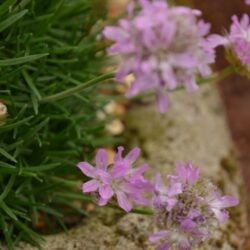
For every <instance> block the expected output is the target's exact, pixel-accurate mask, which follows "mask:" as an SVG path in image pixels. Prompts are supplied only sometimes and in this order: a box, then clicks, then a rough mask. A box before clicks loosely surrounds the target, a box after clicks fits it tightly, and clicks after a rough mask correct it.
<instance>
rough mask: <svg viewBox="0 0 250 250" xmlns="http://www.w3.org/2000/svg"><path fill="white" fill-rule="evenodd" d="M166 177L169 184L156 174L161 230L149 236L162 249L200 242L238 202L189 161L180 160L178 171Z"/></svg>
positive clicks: (226, 216)
mask: <svg viewBox="0 0 250 250" xmlns="http://www.w3.org/2000/svg"><path fill="white" fill-rule="evenodd" d="M166 180H167V182H168V184H167V185H165V183H164V182H163V181H162V179H161V176H160V175H159V174H157V175H156V178H155V184H154V201H153V207H154V212H155V221H156V227H157V230H158V231H157V232H156V233H154V234H152V235H151V236H150V241H151V242H153V243H155V244H157V245H158V247H159V248H158V249H161V250H168V249H180V250H181V249H185V250H189V249H192V247H194V246H197V245H199V243H201V242H203V241H205V240H206V239H208V238H209V237H210V236H211V234H212V232H213V231H214V229H216V227H218V224H219V223H222V222H225V221H226V220H227V219H228V212H227V211H226V208H228V207H232V206H236V205H238V203H239V201H238V199H237V198H235V197H233V196H222V195H221V194H220V192H219V190H218V189H217V187H216V186H214V185H213V184H212V183H211V182H210V181H208V180H206V179H202V178H200V170H199V169H198V168H194V167H193V166H192V165H191V164H190V163H188V164H186V165H183V164H177V167H176V173H175V174H174V175H168V176H167V178H166Z"/></svg>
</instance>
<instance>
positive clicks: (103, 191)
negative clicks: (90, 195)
mask: <svg viewBox="0 0 250 250" xmlns="http://www.w3.org/2000/svg"><path fill="white" fill-rule="evenodd" d="M99 194H100V196H101V198H103V199H105V200H109V199H110V198H111V197H112V196H113V195H114V191H113V189H112V188H111V187H110V186H109V185H102V186H100V187H99Z"/></svg>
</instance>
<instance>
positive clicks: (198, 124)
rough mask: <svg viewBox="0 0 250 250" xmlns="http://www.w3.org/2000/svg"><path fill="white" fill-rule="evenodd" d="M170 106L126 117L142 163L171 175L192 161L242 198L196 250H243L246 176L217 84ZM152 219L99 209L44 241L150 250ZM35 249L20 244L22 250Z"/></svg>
mask: <svg viewBox="0 0 250 250" xmlns="http://www.w3.org/2000/svg"><path fill="white" fill-rule="evenodd" d="M171 99H172V107H171V109H170V111H169V112H168V113H167V114H166V115H160V114H159V113H158V112H157V111H156V108H155V105H154V104H152V102H151V101H150V100H149V101H145V100H144V101H143V103H142V102H140V103H136V104H134V105H133V106H132V107H131V109H130V111H129V112H128V113H127V114H126V119H125V123H126V127H127V130H128V132H127V134H128V141H129V145H130V146H131V147H132V146H135V145H137V146H140V147H141V148H142V151H143V154H142V155H143V159H141V161H147V162H148V163H149V164H150V166H151V170H150V173H149V176H150V177H151V178H152V177H153V175H154V173H155V172H157V171H160V172H161V173H163V174H164V173H166V174H167V173H169V172H170V171H172V170H173V169H174V163H175V162H176V161H190V160H191V161H192V162H193V164H194V165H195V166H199V167H201V169H202V174H203V175H205V176H208V177H209V178H211V179H212V180H213V181H214V182H215V183H216V184H218V185H219V186H220V187H221V189H222V190H223V192H225V193H227V194H231V195H235V196H238V197H239V198H240V200H241V204H240V206H238V207H237V208H233V209H231V210H230V212H231V220H230V221H229V223H228V224H226V225H225V226H224V227H223V228H221V229H220V230H218V232H214V237H213V239H212V240H211V241H210V242H208V243H207V245H206V246H203V247H199V248H198V249H207V250H211V249H212V250H217V249H218V250H219V249H223V250H231V249H240V250H244V249H246V248H244V244H245V243H244V241H245V236H246V234H247V211H246V206H245V202H244V194H243V192H242V178H241V176H240V173H239V169H238V167H237V165H236V164H234V163H233V150H232V146H231V141H230V139H229V134H228V130H227V125H226V124H225V119H224V113H223V110H222V108H221V103H220V101H219V98H218V95H217V90H216V88H215V86H212V85H210V86H204V87H202V88H201V89H200V91H197V92H196V93H194V94H189V93H186V92H185V91H177V92H175V93H172V94H171ZM151 230H152V218H150V217H148V216H142V215H137V214H128V215H121V214H119V213H117V212H115V210H113V209H111V208H101V209H97V210H96V211H95V212H94V213H93V214H92V215H91V216H90V217H89V218H88V219H85V220H84V221H83V222H82V225H80V226H78V227H76V228H74V229H72V230H70V231H69V233H68V234H64V233H61V234H58V235H53V236H47V237H45V239H46V240H45V242H44V243H42V247H43V249H48V250H73V249H75V250H80V249H81V250H142V249H143V250H144V249H146V250H150V249H154V248H153V247H152V246H151V245H150V244H149V242H148V241H147V235H148V234H149V233H150V232H151ZM21 249H23V250H24V249H25V250H31V249H32V250H33V249H35V248H34V247H32V246H29V245H27V244H21V245H20V247H19V248H18V250H21Z"/></svg>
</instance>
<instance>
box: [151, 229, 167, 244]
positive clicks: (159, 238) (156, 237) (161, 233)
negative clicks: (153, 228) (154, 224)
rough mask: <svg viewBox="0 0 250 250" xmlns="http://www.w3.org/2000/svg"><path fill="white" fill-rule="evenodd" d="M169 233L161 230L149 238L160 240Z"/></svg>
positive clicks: (152, 240)
mask: <svg viewBox="0 0 250 250" xmlns="http://www.w3.org/2000/svg"><path fill="white" fill-rule="evenodd" d="M168 235H169V232H168V231H159V232H157V233H154V234H151V235H150V236H149V240H150V241H151V242H157V241H159V240H161V239H162V238H166V237H167V236H168Z"/></svg>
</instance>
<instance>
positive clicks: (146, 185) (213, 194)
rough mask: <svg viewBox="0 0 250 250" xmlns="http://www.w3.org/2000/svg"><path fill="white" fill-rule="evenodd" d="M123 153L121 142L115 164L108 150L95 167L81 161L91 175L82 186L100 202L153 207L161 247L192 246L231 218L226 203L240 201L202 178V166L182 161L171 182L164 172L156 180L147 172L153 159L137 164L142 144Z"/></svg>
mask: <svg viewBox="0 0 250 250" xmlns="http://www.w3.org/2000/svg"><path fill="white" fill-rule="evenodd" d="M122 152H123V147H118V153H117V154H116V155H115V157H114V164H113V165H112V166H108V158H107V154H106V152H105V150H103V149H100V150H99V151H98V153H97V155H96V166H95V167H93V166H92V165H90V164H89V163H87V162H80V163H78V164H77V167H78V168H79V169H80V170H81V171H82V172H83V174H85V175H86V176H88V177H90V178H91V180H89V181H87V182H85V183H84V184H83V186H82V191H83V192H84V193H91V194H93V195H94V197H97V203H98V205H100V206H103V205H106V204H107V203H108V202H113V204H114V203H117V204H118V205H119V206H120V207H121V208H122V209H123V210H125V211H126V212H130V211H131V209H132V207H133V205H134V204H138V205H143V206H148V207H151V206H152V207H153V211H154V217H155V222H156V223H155V224H156V229H157V232H156V233H154V234H152V235H151V236H150V240H151V242H153V243H155V244H157V245H158V246H159V248H158V249H161V250H167V249H170V248H174V249H186V250H189V249H191V247H193V246H195V245H197V244H199V243H200V242H202V241H205V240H206V239H207V238H209V236H210V234H211V232H213V230H214V229H215V228H216V227H217V226H218V224H219V223H221V222H225V221H226V220H227V219H228V212H227V211H226V209H225V208H228V207H231V206H236V205H237V204H238V199H237V198H235V197H232V196H221V194H220V192H219V190H218V189H217V188H216V187H215V186H214V185H213V184H212V183H211V182H210V181H208V180H205V179H202V178H200V170H199V169H198V168H194V167H193V166H192V165H191V164H190V163H188V164H186V165H183V164H177V167H176V173H175V174H174V175H168V176H167V178H166V179H167V181H168V184H167V185H165V184H164V182H163V181H162V179H161V176H160V174H157V175H156V177H155V181H154V184H151V183H150V182H149V181H148V180H146V179H145V178H144V176H143V175H144V173H145V171H146V170H147V169H148V165H147V164H143V165H141V166H139V167H138V168H135V167H133V164H134V163H135V161H136V159H137V158H138V156H139V154H140V149H139V148H134V149H133V150H131V151H130V152H129V153H128V154H127V156H125V157H122ZM150 197H151V198H152V199H151V200H150V199H149V198H150ZM115 198H116V199H115Z"/></svg>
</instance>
